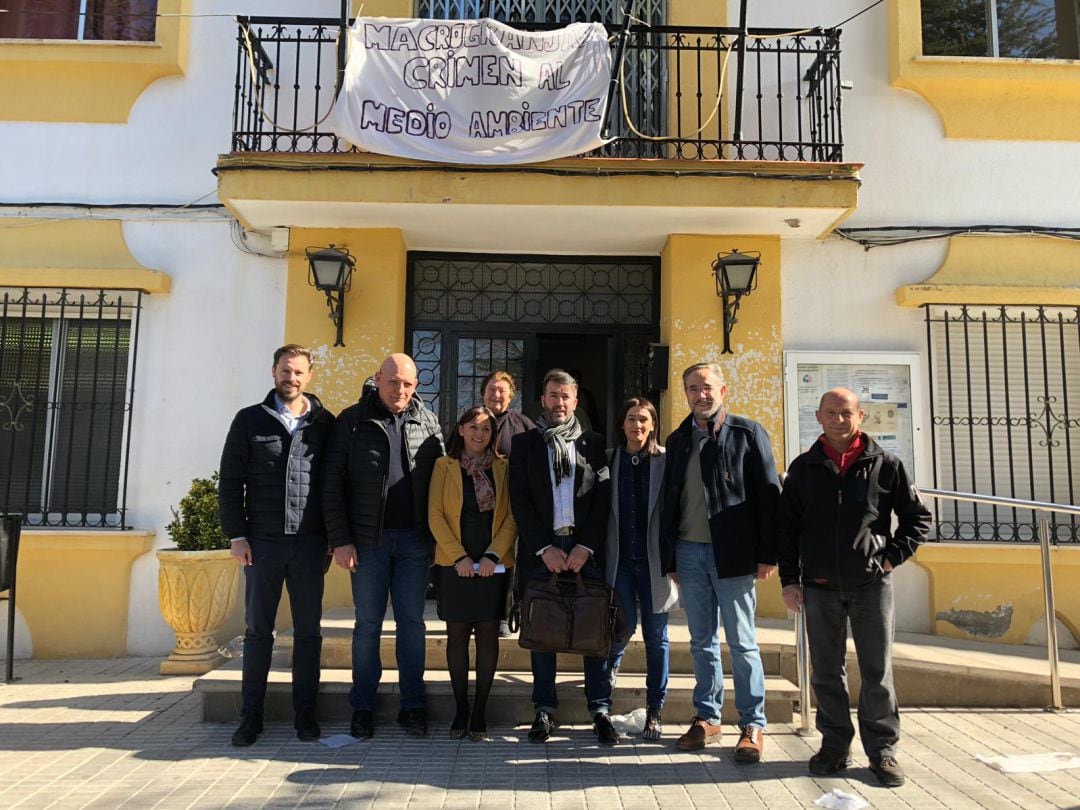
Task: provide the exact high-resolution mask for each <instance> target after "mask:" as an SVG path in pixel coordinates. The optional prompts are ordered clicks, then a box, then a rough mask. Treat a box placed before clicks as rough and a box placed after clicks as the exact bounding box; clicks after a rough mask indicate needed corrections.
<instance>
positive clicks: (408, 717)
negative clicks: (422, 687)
mask: <svg viewBox="0 0 1080 810" xmlns="http://www.w3.org/2000/svg"><path fill="white" fill-rule="evenodd" d="M397 721H398V725H399V726H401V727H402V728H403V729H405V733H406V734H412V735H413V736H414V737H423V736H424V735H425V734H427V712H425V711H424V710H423V709H402V710H401V711H400V712H398V716H397Z"/></svg>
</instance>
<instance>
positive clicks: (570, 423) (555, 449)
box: [536, 413, 581, 486]
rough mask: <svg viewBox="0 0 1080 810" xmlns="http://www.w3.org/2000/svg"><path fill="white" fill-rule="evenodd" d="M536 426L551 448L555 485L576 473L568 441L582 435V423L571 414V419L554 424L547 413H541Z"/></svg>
mask: <svg viewBox="0 0 1080 810" xmlns="http://www.w3.org/2000/svg"><path fill="white" fill-rule="evenodd" d="M536 426H537V427H538V428H540V430H541V432H542V433H543V434H544V441H545V442H546V443H547V446H548V447H550V448H551V467H552V470H553V471H554V472H555V486H558V485H559V482H560V481H562V480H563V479H564V478H570V477H572V476H573V475H574V470H573V467H571V465H570V448H569V447H567V445H566V443H567V442H572V441H574V440H575V439H577V438H578V437H579V436H581V425H579V424H578V420H577V417H576V416H574V415H573V414H571V416H570V419H569V420H567V421H566V422H565V423H564V424H561V425H552V424H551V423H549V422H548V419H547V414H546V413H545V414H543V415H541V417H540V419H539V421H538V422H537V423H536Z"/></svg>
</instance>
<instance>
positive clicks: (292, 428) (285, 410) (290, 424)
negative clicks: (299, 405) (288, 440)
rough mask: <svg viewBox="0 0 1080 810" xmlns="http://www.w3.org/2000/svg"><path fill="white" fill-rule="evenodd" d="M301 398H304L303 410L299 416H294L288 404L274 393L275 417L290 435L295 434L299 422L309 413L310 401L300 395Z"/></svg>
mask: <svg viewBox="0 0 1080 810" xmlns="http://www.w3.org/2000/svg"><path fill="white" fill-rule="evenodd" d="M301 399H303V400H304V410H303V411H301V412H300V415H299V416H294V415H293V412H292V411H290V410H289V406H288V405H286V404H285V403H284V402H282V401H281V397H279V396H278V395H277V394H274V406H275V409H274V412H275V413H276V414H277V418H278V419H280V420H281V424H283V425H285V429H286V430H287V431H289V435H290V436H295V435H296V431H297V429H298V428H299V427H300V423H301V422H303V421H304V420H305V419H306V418H307V416H308V414H309V413H311V403H310V402H309V401H308V398H307V397H305V396H303V395H301Z"/></svg>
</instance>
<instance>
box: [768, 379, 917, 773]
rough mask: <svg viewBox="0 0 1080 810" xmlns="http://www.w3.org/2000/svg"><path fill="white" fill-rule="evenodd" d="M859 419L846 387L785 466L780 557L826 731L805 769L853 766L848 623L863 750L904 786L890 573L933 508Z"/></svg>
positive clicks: (824, 404)
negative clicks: (812, 437) (801, 622)
mask: <svg viewBox="0 0 1080 810" xmlns="http://www.w3.org/2000/svg"><path fill="white" fill-rule="evenodd" d="M864 417H865V414H864V413H863V411H862V410H861V409H860V408H859V398H858V397H857V396H856V395H855V394H854V393H852V392H851V391H848V390H847V389H846V388H835V389H833V390H831V391H827V392H826V393H825V394H824V396H822V398H821V402H820V404H819V406H818V411H817V420H818V422H819V423H820V424H821V427H822V430H823V431H824V432H823V433H822V435H821V438H820V439H819V440H818V441H817V442H815V444H814V446H813V447H811V448H810V449H809V450H807V451H806V452H805V453H803V454H802V455H800V456H799V457H798V458H797V459H795V460H794V461H793V462H792V463H791V466H790V467H789V468H788V476H787V480H786V481H785V483H784V492H783V495H782V496H781V531H780V534H779V540H778V548H777V552H778V558H779V562H780V583H781V584H782V585H783V596H784V603H785V604H786V605H787V606H788V609H790V610H793V611H798V610H801V609H803V608H804V607H805V610H806V627H807V639H808V641H809V643H810V663H811V666H812V668H813V675H812V677H811V681H810V682H811V685H812V686H813V687H814V694H815V696H816V697H817V705H818V710H817V727H818V730H819V731H820V732H821V734H822V745H821V750H820V751H819V752H818V753H817V754H815V755H814V756H813V757H811V759H810V771H811V772H812V773H815V774H819V775H828V774H833V773H836V772H838V771H841V770H843V769H844V768H846V767H847V766H848V765H850V764H851V756H850V747H851V740H852V738H853V737H854V736H855V729H854V728H853V727H852V725H851V707H850V705H849V702H848V693H847V673H846V670H845V660H846V658H847V623H848V621H849V620H850V622H851V633H852V636H853V638H854V639H855V652H856V654H857V655H858V658H859V673H860V675H861V676H862V686H861V687H860V690H859V712H858V714H859V735H860V737H861V738H862V745H863V750H864V751H865V752H866V755H867V756H868V757H869V759H870V769H871V770H872V771H873V772H874V775H875V776H877V778H878V781H879V782H880V783H881V784H882V785H884V786H886V787H899V786H900V785H902V784H903V783H904V772H903V770H902V769H901V768H900V765H899V764H898V763H897V761H896V746H897V744H898V742H899V740H900V711H899V708H898V707H897V704H896V690H895V689H894V688H893V677H892V642H893V630H894V608H893V585H892V571H893V569H895V568H896V567H897V566H898V565H900V564H901V563H903V562H904V561H905V560H906V559H907V558H908V557H910V556H911V555H912V554H914V553H915V549H916V548H917V547H918V545H919V543H921V542H922V541H923V540H925V539H926V533H927V531H928V530H929V528H930V512H929V510H928V509H927V508H926V507H925V506H924V505H923V502H922V499H921V498H920V497H919V493H918V491H917V490H916V489H915V486H914V484H912V482H911V480H910V479H909V478H908V474H907V471H906V470H905V469H904V465H903V463H902V462H901V461H900V459H898V458H897V457H896V456H894V455H893V454H892V453H888V452H886V451H884V450H883V449H882V448H881V447H880V446H878V444H877V443H876V442H875V441H874V440H873V439H871V438H870V437H869V436H867V435H866V434H865V433H863V432H861V431H860V430H859V425H860V424H861V423H862V420H863V418H864ZM893 514H895V515H896V517H897V519H898V524H897V527H896V530H895V532H894V531H893V530H892V516H893Z"/></svg>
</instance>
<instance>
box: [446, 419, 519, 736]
mask: <svg viewBox="0 0 1080 810" xmlns="http://www.w3.org/2000/svg"><path fill="white" fill-rule="evenodd" d="M428 525H429V526H430V527H431V533H432V534H433V535H434V536H435V565H436V566H438V583H439V614H440V615H441V616H442V618H443V620H444V621H445V622H446V664H447V668H448V669H449V670H450V684H451V686H452V687H453V689H454V700H455V702H456V703H457V711H456V713H455V715H454V721H453V722H452V723H451V724H450V736H451V737H452V738H453V739H461V738H462V737H464V736H465V735H466V734H468V736H469V737H470V738H471V739H473V740H483V739H485V738H486V737H487V719H486V718H485V712H486V709H487V699H488V695H489V694H490V693H491V684H492V681H494V679H495V665H496V663H497V662H498V660H499V621H500V620H501V619H502V618H503V613H504V610H505V605H506V588H507V574H506V571H507V570H508V569H509V568H510V567H511V566H512V565H513V564H514V538H515V537H517V525H516V524H515V523H514V518H513V516H512V515H511V514H510V490H509V488H508V467H507V463H506V459H504V458H502V457H501V456H500V455H498V452H497V450H496V446H495V415H494V414H493V413H492V412H491V411H489V410H488V409H487V408H485V407H483V406H479V407H476V408H470V409H469V410H467V411H465V413H464V414H462V416H461V418H460V419H459V420H458V422H457V425H456V426H455V428H454V431H453V434H452V435H451V437H450V446H449V448H448V449H447V454H446V456H444V457H443V458H440V459H439V460H438V461H437V462H436V464H435V470H434V472H433V473H432V477H431V492H430V497H429V498H428ZM473 634H475V635H476V699H475V702H474V703H473V708H472V714H471V715H470V714H469V637H470V636H471V635H473Z"/></svg>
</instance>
